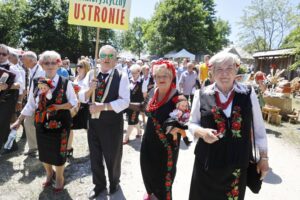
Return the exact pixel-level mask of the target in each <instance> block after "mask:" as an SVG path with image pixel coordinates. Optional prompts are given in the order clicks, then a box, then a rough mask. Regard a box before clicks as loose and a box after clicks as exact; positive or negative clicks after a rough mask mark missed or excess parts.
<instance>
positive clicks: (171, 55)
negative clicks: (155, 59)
mask: <svg viewBox="0 0 300 200" xmlns="http://www.w3.org/2000/svg"><path fill="white" fill-rule="evenodd" d="M176 53H177V52H176V51H170V52H169V53H167V54H166V55H164V57H165V58H174V56H175V54H176Z"/></svg>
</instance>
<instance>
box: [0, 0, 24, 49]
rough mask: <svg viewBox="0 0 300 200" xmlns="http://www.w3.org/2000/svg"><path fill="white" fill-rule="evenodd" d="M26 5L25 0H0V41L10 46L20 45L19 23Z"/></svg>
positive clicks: (20, 30)
mask: <svg viewBox="0 0 300 200" xmlns="http://www.w3.org/2000/svg"><path fill="white" fill-rule="evenodd" d="M26 6H27V1H26V0H9V1H0V43H4V44H7V45H9V46H12V47H19V46H20V45H21V43H22V40H21V33H22V28H21V27H20V24H21V22H22V14H23V12H24V10H25V9H26Z"/></svg>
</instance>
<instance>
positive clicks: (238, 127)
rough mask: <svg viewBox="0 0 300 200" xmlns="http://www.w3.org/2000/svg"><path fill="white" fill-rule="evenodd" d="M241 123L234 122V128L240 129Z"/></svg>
mask: <svg viewBox="0 0 300 200" xmlns="http://www.w3.org/2000/svg"><path fill="white" fill-rule="evenodd" d="M240 128H241V124H240V123H239V122H233V123H232V129H233V130H240Z"/></svg>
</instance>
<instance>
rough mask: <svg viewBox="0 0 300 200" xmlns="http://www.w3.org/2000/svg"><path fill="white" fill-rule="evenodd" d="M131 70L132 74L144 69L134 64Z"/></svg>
mask: <svg viewBox="0 0 300 200" xmlns="http://www.w3.org/2000/svg"><path fill="white" fill-rule="evenodd" d="M129 70H130V71H131V72H137V71H139V72H141V70H142V68H141V66H140V65H138V64H133V65H131V66H130V68H129Z"/></svg>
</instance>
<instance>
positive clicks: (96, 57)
mask: <svg viewBox="0 0 300 200" xmlns="http://www.w3.org/2000/svg"><path fill="white" fill-rule="evenodd" d="M99 32H100V28H97V35H96V49H95V60H96V66H95V67H94V78H97V60H98V51H99ZM95 99H96V94H95V90H94V91H93V94H92V103H95ZM98 117H99V115H98V114H93V115H92V119H96V118H98Z"/></svg>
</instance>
